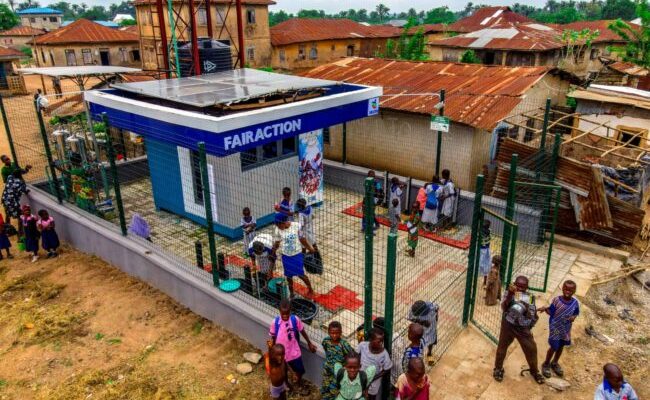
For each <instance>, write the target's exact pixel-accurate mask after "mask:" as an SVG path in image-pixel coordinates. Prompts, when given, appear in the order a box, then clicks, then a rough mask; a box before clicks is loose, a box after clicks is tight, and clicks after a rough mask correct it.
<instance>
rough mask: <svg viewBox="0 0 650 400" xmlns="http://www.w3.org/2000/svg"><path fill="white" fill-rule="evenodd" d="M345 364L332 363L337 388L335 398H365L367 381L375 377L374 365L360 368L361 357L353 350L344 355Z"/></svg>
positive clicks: (339, 399) (346, 399)
mask: <svg viewBox="0 0 650 400" xmlns="http://www.w3.org/2000/svg"><path fill="white" fill-rule="evenodd" d="M344 365H345V366H341V364H340V363H337V364H336V365H334V374H335V375H336V383H337V385H338V389H339V395H338V396H337V397H336V400H353V399H363V398H365V396H366V394H367V391H368V383H369V382H371V381H372V380H373V379H374V377H375V366H374V365H371V366H369V367H368V368H366V369H365V370H361V357H360V356H359V354H357V353H355V352H354V351H352V352H350V353H348V354H346V355H345V361H344Z"/></svg>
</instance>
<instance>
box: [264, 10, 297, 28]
mask: <svg viewBox="0 0 650 400" xmlns="http://www.w3.org/2000/svg"><path fill="white" fill-rule="evenodd" d="M291 18H293V14H287V13H286V12H285V11H284V10H280V11H278V12H273V11H270V12H269V25H270V26H275V25H277V24H279V23H280V22H284V21H286V20H288V19H291Z"/></svg>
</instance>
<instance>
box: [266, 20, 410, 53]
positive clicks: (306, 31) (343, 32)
mask: <svg viewBox="0 0 650 400" xmlns="http://www.w3.org/2000/svg"><path fill="white" fill-rule="evenodd" d="M401 33H402V29H401V28H397V27H394V26H389V25H363V24H360V23H358V22H354V21H352V20H349V19H327V18H291V19H289V20H286V21H284V22H281V23H279V24H277V25H275V26H273V27H271V44H272V45H273V46H283V45H287V44H291V43H305V42H317V41H320V40H331V39H362V38H390V37H397V36H399V35H400V34H401Z"/></svg>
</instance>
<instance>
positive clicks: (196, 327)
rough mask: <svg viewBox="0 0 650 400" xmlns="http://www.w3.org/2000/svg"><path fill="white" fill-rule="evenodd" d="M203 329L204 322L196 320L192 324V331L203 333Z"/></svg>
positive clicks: (196, 333)
mask: <svg viewBox="0 0 650 400" xmlns="http://www.w3.org/2000/svg"><path fill="white" fill-rule="evenodd" d="M202 330H203V322H201V321H196V322H195V323H194V325H193V326H192V333H194V334H195V335H198V334H199V333H201V331H202Z"/></svg>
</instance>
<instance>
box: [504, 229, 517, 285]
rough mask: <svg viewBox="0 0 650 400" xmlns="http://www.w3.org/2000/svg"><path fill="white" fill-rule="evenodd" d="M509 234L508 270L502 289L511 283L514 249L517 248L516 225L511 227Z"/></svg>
mask: <svg viewBox="0 0 650 400" xmlns="http://www.w3.org/2000/svg"><path fill="white" fill-rule="evenodd" d="M510 232H511V236H510V243H509V244H508V245H509V246H510V248H509V250H510V256H509V257H508V270H507V272H506V277H505V286H504V287H508V285H510V282H512V271H513V269H514V265H515V249H516V248H517V234H518V232H519V226H517V224H515V225H511V226H510Z"/></svg>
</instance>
